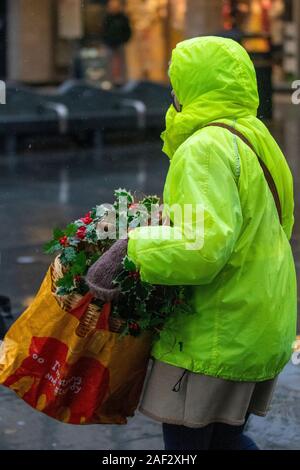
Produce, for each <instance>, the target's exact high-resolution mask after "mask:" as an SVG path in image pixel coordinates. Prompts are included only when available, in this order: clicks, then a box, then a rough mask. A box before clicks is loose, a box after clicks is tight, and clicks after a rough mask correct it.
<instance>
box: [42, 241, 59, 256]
mask: <svg viewBox="0 0 300 470" xmlns="http://www.w3.org/2000/svg"><path fill="white" fill-rule="evenodd" d="M61 249H62V246H61V244H60V243H57V240H51V241H50V242H48V243H45V245H44V247H43V250H44V253H47V254H48V255H52V254H53V253H56V252H57V251H60V250H61Z"/></svg>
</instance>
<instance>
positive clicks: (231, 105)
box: [162, 36, 259, 158]
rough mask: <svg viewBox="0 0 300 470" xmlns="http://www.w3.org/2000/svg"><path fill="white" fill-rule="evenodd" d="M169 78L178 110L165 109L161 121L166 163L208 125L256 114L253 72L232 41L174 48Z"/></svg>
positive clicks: (187, 43)
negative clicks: (191, 136) (176, 99)
mask: <svg viewBox="0 0 300 470" xmlns="http://www.w3.org/2000/svg"><path fill="white" fill-rule="evenodd" d="M169 76H170V81H171V84H172V87H173V89H174V91H175V93H176V95H177V97H178V99H179V102H180V104H181V105H182V111H181V112H177V111H176V110H175V108H174V107H173V105H172V106H170V108H169V110H168V112H167V115H166V130H165V131H164V132H163V133H162V139H163V141H164V147H163V150H164V152H165V153H166V154H167V155H168V156H169V157H170V158H172V156H173V154H174V152H175V151H176V150H177V148H178V147H179V146H180V145H181V144H182V143H183V142H184V141H185V140H186V139H187V138H188V137H189V136H190V135H192V134H193V133H194V132H195V131H196V130H198V129H200V128H201V127H203V126H205V125H206V124H208V123H209V122H212V121H215V120H217V119H228V118H230V119H233V120H234V119H238V118H242V117H246V116H254V117H255V116H256V114H257V108H258V105H259V97H258V91H257V81H256V73H255V69H254V66H253V63H252V61H251V59H250V57H249V55H248V53H247V52H246V50H245V49H244V48H243V47H242V46H240V45H239V44H238V43H237V42H235V41H233V40H232V39H225V38H220V37H216V36H207V37H201V38H193V39H188V40H186V41H183V42H180V43H179V44H178V45H177V46H176V48H175V49H174V50H173V53H172V60H171V64H170V68H169Z"/></svg>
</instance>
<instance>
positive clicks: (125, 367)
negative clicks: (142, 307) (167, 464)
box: [0, 266, 152, 424]
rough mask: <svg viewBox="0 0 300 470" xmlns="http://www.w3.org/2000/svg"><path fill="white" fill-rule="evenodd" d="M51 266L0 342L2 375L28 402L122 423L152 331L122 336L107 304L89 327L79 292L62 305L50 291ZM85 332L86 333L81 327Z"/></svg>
mask: <svg viewBox="0 0 300 470" xmlns="http://www.w3.org/2000/svg"><path fill="white" fill-rule="evenodd" d="M52 273H53V266H51V267H50V268H49V270H48V273H47V275H46V277H45V279H44V281H43V283H42V285H41V288H40V290H39V292H38V294H37V296H36V297H35V299H34V301H33V303H32V305H31V306H30V307H29V308H28V309H27V310H26V311H25V312H24V313H23V314H22V315H21V316H20V317H19V319H18V320H17V321H16V322H15V323H14V324H13V326H12V327H11V328H10V330H9V331H8V333H7V335H6V337H5V339H4V342H3V344H2V346H1V355H0V383H1V384H3V385H4V386H6V387H9V388H10V389H12V390H14V391H15V392H16V393H17V394H18V395H19V396H20V397H21V398H22V399H23V400H24V401H26V402H27V403H28V404H29V405H31V406H32V407H33V408H35V409H37V410H39V411H41V412H43V413H45V414H47V415H49V416H51V417H52V418H55V419H58V420H60V421H63V422H65V423H72V424H96V423H103V424H126V422H127V417H129V416H133V415H134V411H135V409H136V407H137V405H138V401H139V397H140V394H141V391H142V387H143V382H144V378H145V374H146V370H147V363H148V359H149V356H150V349H151V342H152V341H151V339H152V338H151V335H150V334H145V333H144V334H142V335H141V336H139V337H133V336H124V337H120V334H119V333H114V332H112V331H109V329H108V321H107V319H108V316H109V314H110V304H106V305H105V306H104V307H103V309H102V310H100V309H99V311H98V318H96V319H95V321H94V322H93V321H92V322H91V321H90V320H91V318H88V320H89V322H88V323H89V325H91V324H93V326H92V327H90V328H89V331H87V321H86V318H87V317H86V315H87V313H86V307H85V304H87V303H88V302H89V301H90V299H89V298H88V296H87V297H86V298H82V301H81V304H80V305H78V307H77V308H75V309H68V308H63V306H62V305H61V304H60V302H58V300H57V298H56V297H55V295H54V290H55V289H54V286H53V282H54V281H53V276H52ZM82 332H84V334H82Z"/></svg>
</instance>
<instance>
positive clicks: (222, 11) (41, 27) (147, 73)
mask: <svg viewBox="0 0 300 470" xmlns="http://www.w3.org/2000/svg"><path fill="white" fill-rule="evenodd" d="M1 5H2V6H1V8H0V74H1V78H6V79H8V80H15V81H21V82H24V83H28V84H37V85H55V84H59V83H61V82H63V81H64V80H66V79H67V78H70V77H72V76H75V77H78V78H87V79H89V80H91V81H93V82H95V83H98V84H100V85H101V86H103V87H104V88H105V87H107V88H109V87H110V86H111V84H112V83H113V82H116V83H117V82H124V81H127V80H130V79H137V80H138V79H146V80H153V81H158V82H165V81H166V80H167V67H168V62H169V60H170V52H171V50H172V48H173V47H174V46H175V45H176V43H177V42H178V41H180V40H182V39H184V38H188V37H193V36H199V35H206V34H224V35H226V36H229V37H233V38H235V39H237V40H240V41H241V42H242V43H243V44H244V45H245V47H246V48H247V49H248V50H249V51H250V52H251V53H252V52H254V53H256V52H257V53H270V54H271V56H272V64H273V78H274V81H275V83H288V82H289V81H291V80H293V79H295V78H299V76H300V58H299V57H300V1H299V0H123V1H121V0H120V1H119V0H9V1H8V0H7V1H6V2H5V0H2V1H1ZM118 12H121V13H122V14H123V15H124V16H125V17H127V18H128V23H129V25H130V29H131V35H130V38H129V40H128V41H127V40H125V37H124V44H121V45H118V46H117V47H114V46H110V45H108V43H107V41H106V43H105V41H104V40H103V34H104V33H103V28H104V26H103V25H104V24H105V23H104V21H106V20H105V19H107V14H108V13H110V14H114V13H118ZM110 24H111V23H110ZM112 31H113V29H110V32H109V34H112ZM127 39H128V38H127ZM120 41H121V40H120ZM126 41H127V42H126Z"/></svg>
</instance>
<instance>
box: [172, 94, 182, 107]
mask: <svg viewBox="0 0 300 470" xmlns="http://www.w3.org/2000/svg"><path fill="white" fill-rule="evenodd" d="M171 95H172V99H173V106H174V108H175V109H176V111H177V112H178V113H180V112H181V110H182V106H181V104H180V103H179V100H178V98H177V96H176V94H175V91H174V90H172V92H171Z"/></svg>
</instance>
